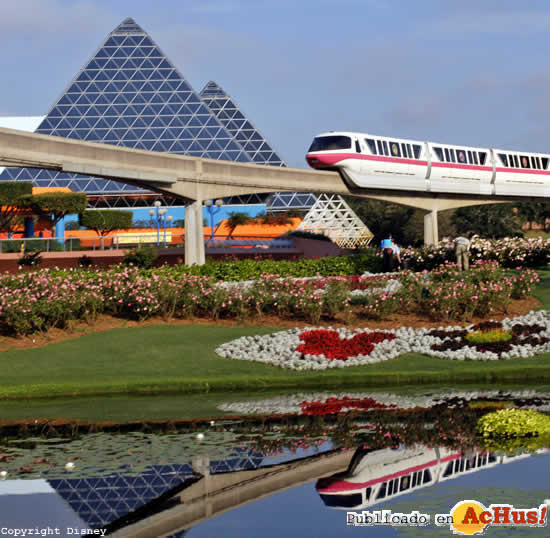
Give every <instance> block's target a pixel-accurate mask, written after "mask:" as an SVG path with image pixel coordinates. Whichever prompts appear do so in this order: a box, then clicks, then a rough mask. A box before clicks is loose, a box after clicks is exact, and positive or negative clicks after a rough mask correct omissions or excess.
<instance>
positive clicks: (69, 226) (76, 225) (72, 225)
mask: <svg viewBox="0 0 550 538" xmlns="http://www.w3.org/2000/svg"><path fill="white" fill-rule="evenodd" d="M65 230H80V224H79V223H78V221H76V220H71V221H70V222H67V223H66V224H65Z"/></svg>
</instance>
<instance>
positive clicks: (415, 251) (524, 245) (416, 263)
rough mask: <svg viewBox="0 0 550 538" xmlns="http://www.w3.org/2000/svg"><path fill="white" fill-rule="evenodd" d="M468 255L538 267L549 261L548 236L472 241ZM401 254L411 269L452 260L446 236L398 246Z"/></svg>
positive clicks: (473, 258)
mask: <svg viewBox="0 0 550 538" xmlns="http://www.w3.org/2000/svg"><path fill="white" fill-rule="evenodd" d="M470 252H471V259H472V260H484V261H495V262H498V263H499V264H500V265H502V266H503V267H518V266H522V267H540V266H544V265H547V264H548V263H550V239H543V238H542V237H536V238H531V239H523V238H518V237H514V238H509V237H506V238H504V239H481V238H479V237H478V238H476V239H474V240H473V241H472V246H471V251H470ZM401 258H402V259H403V260H404V261H406V263H407V265H408V266H409V268H410V269H413V270H415V271H422V270H428V271H429V270H431V269H434V268H436V267H438V266H439V265H441V264H444V263H445V262H453V263H454V262H455V260H456V256H455V251H454V244H453V241H452V240H450V239H446V240H443V241H440V242H439V243H438V244H437V245H427V246H424V247H422V248H407V249H402V250H401Z"/></svg>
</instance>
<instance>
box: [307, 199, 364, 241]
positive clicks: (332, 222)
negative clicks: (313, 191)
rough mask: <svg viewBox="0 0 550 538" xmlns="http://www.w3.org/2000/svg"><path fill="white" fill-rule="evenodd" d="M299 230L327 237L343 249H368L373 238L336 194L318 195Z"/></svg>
mask: <svg viewBox="0 0 550 538" xmlns="http://www.w3.org/2000/svg"><path fill="white" fill-rule="evenodd" d="M298 229H299V230H303V231H305V232H312V233H318V234H323V235H326V236H327V237H330V238H331V239H332V241H334V242H335V243H336V244H337V245H338V246H339V247H342V248H356V247H366V246H367V245H368V244H369V242H370V240H371V239H372V237H373V234H372V232H371V231H370V230H369V229H368V228H367V227H366V226H365V225H364V224H363V222H362V221H361V219H360V218H359V217H358V216H357V215H356V214H355V213H354V211H353V210H352V209H351V207H350V206H349V205H348V204H347V203H346V202H345V201H344V199H343V198H342V197H341V196H339V195H335V194H333V195H331V194H320V195H318V197H317V201H316V202H315V204H313V207H312V208H311V209H310V210H309V212H308V214H307V215H306V216H305V217H304V220H303V221H302V223H301V224H300V226H298Z"/></svg>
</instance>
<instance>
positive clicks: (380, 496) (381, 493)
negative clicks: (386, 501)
mask: <svg viewBox="0 0 550 538" xmlns="http://www.w3.org/2000/svg"><path fill="white" fill-rule="evenodd" d="M387 485H388V483H387V482H382V485H381V486H380V491H379V492H378V494H377V495H376V500H378V499H383V498H384V497H385V496H386V486H387Z"/></svg>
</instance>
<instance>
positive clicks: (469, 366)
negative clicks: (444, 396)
mask: <svg viewBox="0 0 550 538" xmlns="http://www.w3.org/2000/svg"><path fill="white" fill-rule="evenodd" d="M541 276H542V277H543V281H542V282H541V285H540V287H539V289H538V291H537V296H538V297H539V298H540V299H541V301H542V302H543V306H544V307H546V308H548V307H549V305H550V271H549V270H544V271H541ZM273 330H274V329H272V328H269V327H247V328H231V327H207V326H181V325H157V326H149V327H141V328H131V329H114V330H112V331H108V332H103V333H98V334H91V335H86V336H82V337H80V338H78V339H74V340H68V341H65V342H61V343H58V344H52V345H49V346H46V347H43V348H39V349H31V350H23V351H21V350H20V351H6V352H3V353H2V354H1V355H0V360H1V361H2V362H1V367H2V368H1V371H2V386H1V388H0V399H10V398H22V397H25V398H29V397H52V396H55V397H62V396H74V395H107V394H152V393H194V392H195V393H196V392H202V393H205V392H214V391H253V390H262V389H268V388H269V389H315V388H323V389H336V390H342V389H344V388H345V389H348V388H352V387H359V386H375V385H402V384H413V383H449V382H451V383H473V382H489V383H494V382H497V381H498V382H529V383H544V382H550V353H548V354H544V355H540V356H538V357H536V358H531V359H513V360H509V361H499V362H492V361H491V362H487V363H485V362H462V361H446V360H443V359H435V358H432V357H426V356H422V355H419V354H407V355H403V356H401V357H399V358H397V359H394V360H391V361H386V362H383V363H380V364H376V365H370V366H368V367H351V368H345V369H342V370H340V369H338V370H328V371H324V372H294V371H290V370H283V369H279V368H275V367H272V366H267V365H263V364H259V363H251V362H247V361H236V360H228V359H221V358H219V357H218V356H217V355H216V354H215V352H214V349H215V348H216V347H217V346H218V345H220V344H221V343H223V342H227V341H229V340H232V339H234V338H238V337H239V336H243V335H252V334H265V333H268V332H271V331H273Z"/></svg>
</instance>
